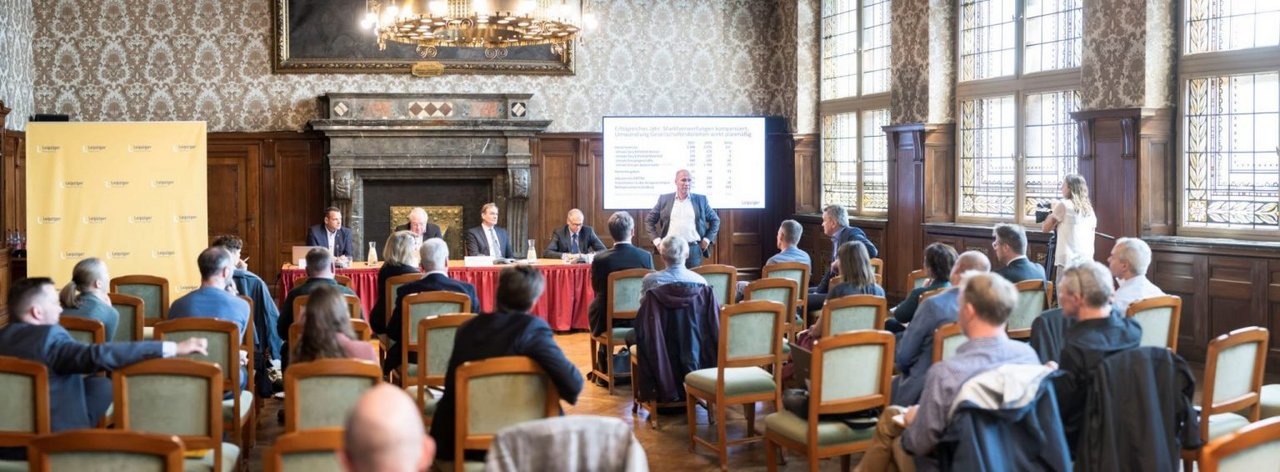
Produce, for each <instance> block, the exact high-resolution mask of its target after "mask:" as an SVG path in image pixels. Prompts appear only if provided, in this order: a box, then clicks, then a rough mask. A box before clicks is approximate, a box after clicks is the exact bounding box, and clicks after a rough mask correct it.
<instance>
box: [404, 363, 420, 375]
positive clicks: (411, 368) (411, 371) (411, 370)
mask: <svg viewBox="0 0 1280 472" xmlns="http://www.w3.org/2000/svg"><path fill="white" fill-rule="evenodd" d="M405 369H407V370H406V372H408V373H407V374H405V375H407V376H409V378H411V379H412V378H417V377H418V363H417V362H406V363H405Z"/></svg>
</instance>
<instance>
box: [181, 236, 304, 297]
mask: <svg viewBox="0 0 1280 472" xmlns="http://www.w3.org/2000/svg"><path fill="white" fill-rule="evenodd" d="M309 263H310V262H308V264H309ZM196 265H198V266H200V279H201V280H204V281H205V282H206V283H208V284H210V285H216V286H218V287H224V286H226V284H225V282H226V280H227V279H228V278H230V277H231V272H232V271H234V270H235V268H236V262H235V259H232V258H231V253H229V252H227V251H226V250H224V249H222V248H221V247H218V246H214V247H211V248H206V249H205V250H203V251H200V256H199V257H197V258H196ZM214 282H219V283H218V284H214Z"/></svg>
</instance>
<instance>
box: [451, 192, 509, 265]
mask: <svg viewBox="0 0 1280 472" xmlns="http://www.w3.org/2000/svg"><path fill="white" fill-rule="evenodd" d="M480 220H481V223H480V226H476V227H474V228H471V229H468V230H467V232H466V233H465V234H463V238H462V239H463V242H464V244H465V245H466V247H467V256H491V257H494V258H504V259H513V258H514V257H515V256H513V255H512V252H511V236H510V235H509V234H507V230H505V229H503V228H502V227H501V226H498V205H495V204H493V202H489V203H486V204H484V206H483V207H480Z"/></svg>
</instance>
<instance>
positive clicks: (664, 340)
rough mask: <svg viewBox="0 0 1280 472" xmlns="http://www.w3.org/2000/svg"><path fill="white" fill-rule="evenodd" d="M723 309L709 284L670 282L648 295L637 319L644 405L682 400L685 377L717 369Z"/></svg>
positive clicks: (636, 378)
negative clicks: (706, 369) (701, 370)
mask: <svg viewBox="0 0 1280 472" xmlns="http://www.w3.org/2000/svg"><path fill="white" fill-rule="evenodd" d="M719 313H720V310H719V307H718V306H717V305H716V298H715V293H714V292H713V290H712V288H711V286H710V285H705V284H696V283H671V284H666V285H661V286H658V287H656V288H654V289H653V290H650V291H648V292H646V293H645V295H644V298H643V299H642V300H641V302H640V310H639V311H638V312H637V314H636V321H635V330H636V346H637V349H636V350H637V354H636V355H637V356H638V357H637V358H636V360H637V367H636V369H637V372H633V373H632V374H633V375H634V377H633V381H634V382H637V385H636V387H637V392H636V396H637V397H638V399H639V400H640V401H658V402H676V401H684V376H685V375H686V374H688V373H689V372H693V371H695V370H698V369H705V368H709V367H716V356H717V354H718V352H719V351H718V349H719V340H720V318H719Z"/></svg>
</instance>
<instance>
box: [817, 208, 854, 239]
mask: <svg viewBox="0 0 1280 472" xmlns="http://www.w3.org/2000/svg"><path fill="white" fill-rule="evenodd" d="M848 226H849V213H848V212H847V211H845V209H844V205H827V207H826V208H823V209H822V232H823V233H825V234H826V235H827V236H835V235H836V233H839V232H840V231H841V230H843V229H845V228H846V227H848Z"/></svg>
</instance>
